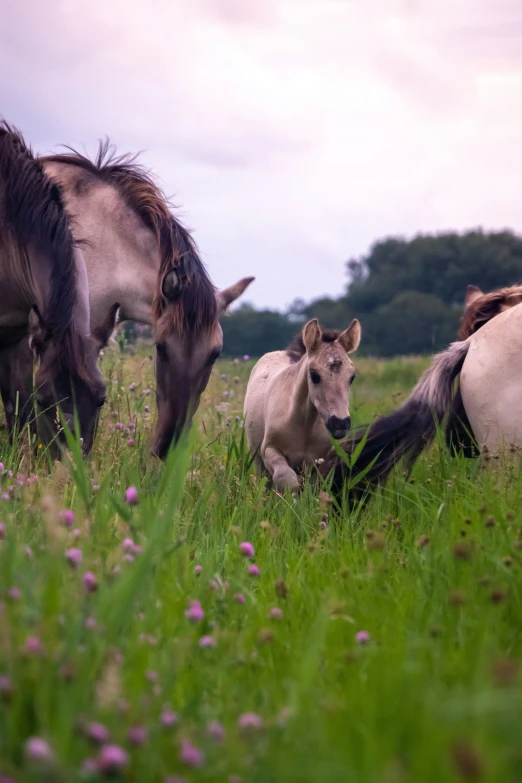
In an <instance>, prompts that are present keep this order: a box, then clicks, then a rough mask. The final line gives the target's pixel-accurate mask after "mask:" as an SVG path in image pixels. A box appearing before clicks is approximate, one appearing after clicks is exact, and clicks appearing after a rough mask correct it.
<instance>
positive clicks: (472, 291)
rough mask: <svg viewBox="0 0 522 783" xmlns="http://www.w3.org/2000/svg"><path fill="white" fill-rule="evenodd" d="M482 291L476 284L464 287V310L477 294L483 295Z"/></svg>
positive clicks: (477, 296) (476, 297)
mask: <svg viewBox="0 0 522 783" xmlns="http://www.w3.org/2000/svg"><path fill="white" fill-rule="evenodd" d="M483 294H484V292H483V291H481V290H480V288H478V287H477V286H476V285H468V287H467V288H466V298H465V299H464V305H465V307H466V310H467V309H468V307H469V306H470V305H471V304H473V302H474V301H475V299H478V298H479V296H483Z"/></svg>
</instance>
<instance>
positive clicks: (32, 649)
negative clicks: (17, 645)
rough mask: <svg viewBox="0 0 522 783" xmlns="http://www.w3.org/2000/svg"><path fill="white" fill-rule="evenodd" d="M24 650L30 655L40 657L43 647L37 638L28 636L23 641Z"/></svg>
mask: <svg viewBox="0 0 522 783" xmlns="http://www.w3.org/2000/svg"><path fill="white" fill-rule="evenodd" d="M24 650H25V652H26V653H30V654H31V655H42V654H43V652H44V647H43V644H42V642H41V641H40V639H39V638H38V636H28V637H27V639H26V640H25V645H24Z"/></svg>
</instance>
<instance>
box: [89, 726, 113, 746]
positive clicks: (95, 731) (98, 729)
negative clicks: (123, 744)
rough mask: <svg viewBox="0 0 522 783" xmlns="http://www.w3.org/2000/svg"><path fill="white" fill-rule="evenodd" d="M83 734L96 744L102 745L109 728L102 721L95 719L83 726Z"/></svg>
mask: <svg viewBox="0 0 522 783" xmlns="http://www.w3.org/2000/svg"><path fill="white" fill-rule="evenodd" d="M85 734H86V735H87V737H88V738H89V739H90V740H91V742H95V743H96V745H103V744H104V743H105V742H108V740H109V730H108V729H107V728H106V726H104V725H103V723H96V722H95V721H93V722H92V723H88V724H87V726H86V728H85Z"/></svg>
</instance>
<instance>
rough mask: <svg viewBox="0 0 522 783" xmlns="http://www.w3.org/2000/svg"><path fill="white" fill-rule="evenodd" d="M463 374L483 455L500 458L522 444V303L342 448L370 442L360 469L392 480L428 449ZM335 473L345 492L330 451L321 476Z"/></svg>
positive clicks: (440, 358) (440, 361)
mask: <svg viewBox="0 0 522 783" xmlns="http://www.w3.org/2000/svg"><path fill="white" fill-rule="evenodd" d="M458 377H459V380H460V394H461V395H462V404H463V406H464V411H465V413H466V416H467V420H468V421H469V424H470V427H471V430H472V434H473V436H474V438H475V440H476V442H477V445H478V449H479V451H480V452H487V453H488V454H489V455H490V456H498V455H499V454H501V453H502V452H503V451H505V450H506V449H509V448H510V447H515V448H518V447H522V406H521V405H520V399H521V394H522V304H519V305H516V306H514V307H511V308H509V309H507V310H505V311H504V312H501V313H499V314H498V315H496V316H495V317H494V318H492V319H491V320H490V321H488V322H487V323H486V324H484V326H482V327H481V328H480V329H478V331H477V332H475V333H474V334H472V335H471V336H470V337H468V338H467V339H466V340H462V341H460V342H455V343H452V344H451V345H450V346H449V348H447V349H446V350H445V351H442V352H441V353H439V354H438V355H437V356H435V358H434V360H433V362H432V365H431V367H430V368H429V369H428V370H426V372H425V373H424V375H423V376H422V377H421V379H420V381H419V382H418V383H417V385H416V386H415V388H414V389H413V392H412V393H411V395H410V397H409V398H408V399H407V400H406V402H404V404H403V405H402V406H401V407H400V408H399V409H398V410H396V411H395V412H394V413H392V414H390V415H389V416H383V417H382V418H380V419H378V420H377V421H376V422H374V423H373V424H372V425H371V426H370V427H369V428H361V430H360V431H359V432H358V433H357V434H356V435H355V437H354V438H353V439H352V440H350V441H349V442H348V443H347V444H346V445H345V446H344V448H345V449H346V451H347V452H349V453H350V452H353V449H354V447H355V445H356V444H357V443H360V442H361V440H362V439H363V438H366V440H365V443H364V445H363V448H362V450H361V453H360V454H359V457H358V459H357V463H356V466H355V468H354V470H355V471H363V470H365V471H366V473H365V475H364V479H363V481H364V482H367V483H369V484H374V483H377V482H378V481H383V480H385V479H386V478H387V476H388V474H389V473H390V471H391V469H392V468H393V466H394V465H395V464H396V463H397V462H398V460H400V459H401V458H402V457H405V458H406V459H407V460H409V462H410V463H413V461H414V460H415V459H416V458H417V456H418V455H419V454H420V452H421V451H422V450H423V449H424V448H425V447H426V446H427V445H429V444H430V443H431V442H432V440H433V438H434V437H435V433H436V430H437V426H438V424H439V423H440V422H442V421H443V419H444V418H445V416H446V414H447V413H448V412H449V411H450V409H451V406H452V404H453V399H454V397H453V393H454V388H453V387H454V381H455V380H456V379H457V378H458ZM332 468H333V469H334V470H335V473H334V487H335V488H336V489H337V490H340V489H341V487H342V485H343V482H344V479H345V477H346V474H347V468H346V465H345V464H344V463H342V461H341V460H340V459H339V457H338V455H337V454H333V453H330V454H329V455H328V458H327V459H326V460H325V462H324V464H323V465H322V468H321V470H322V472H323V474H324V475H327V474H328V473H329V471H330V470H331V469H332Z"/></svg>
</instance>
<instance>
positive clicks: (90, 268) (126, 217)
mask: <svg viewBox="0 0 522 783" xmlns="http://www.w3.org/2000/svg"><path fill="white" fill-rule="evenodd" d="M45 170H46V173H48V174H49V175H50V176H51V177H53V178H54V179H56V180H57V181H58V182H59V184H60V186H61V189H62V192H63V194H64V200H65V206H66V210H67V212H68V213H69V214H70V215H71V217H72V221H71V227H72V231H73V234H74V237H75V239H77V240H85V243H84V244H83V245H82V253H83V257H84V260H85V266H86V269H87V277H88V287H89V305H90V319H91V328H92V329H95V328H96V327H98V326H100V325H101V324H102V323H103V321H104V319H105V318H106V315H107V313H108V311H109V310H110V308H111V307H112V306H113V305H114V304H115V303H116V302H119V304H120V320H121V321H125V320H128V319H132V320H134V321H138V322H140V323H145V324H151V323H152V303H153V299H154V293H155V289H156V284H157V278H158V272H159V264H160V257H159V249H158V242H157V239H156V236H155V234H154V232H153V231H152V230H150V229H149V228H147V227H146V226H145V225H144V224H143V222H142V220H141V219H140V218H139V216H138V215H137V214H136V213H135V212H134V210H132V209H130V208H129V207H128V205H127V204H126V203H125V202H124V201H123V199H122V198H121V196H120V195H119V193H118V192H117V191H116V190H115V188H113V187H112V186H111V185H106V184H105V183H103V182H101V181H99V180H97V179H96V177H95V176H94V175H92V174H89V173H88V172H85V171H84V170H83V169H81V168H79V167H78V166H74V165H71V164H64V163H54V162H52V161H50V162H47V163H45ZM86 177H90V180H89V185H88V186H87V187H81V182H82V181H85V178H86Z"/></svg>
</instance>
